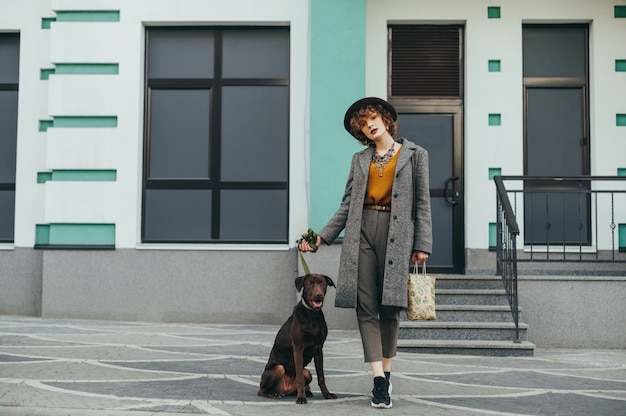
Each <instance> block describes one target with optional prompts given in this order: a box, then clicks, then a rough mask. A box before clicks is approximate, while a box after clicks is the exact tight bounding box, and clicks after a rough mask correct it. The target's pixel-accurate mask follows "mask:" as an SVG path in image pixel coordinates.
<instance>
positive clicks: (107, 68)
mask: <svg viewBox="0 0 626 416" xmlns="http://www.w3.org/2000/svg"><path fill="white" fill-rule="evenodd" d="M54 73H55V74H57V75H117V74H118V73H119V65H118V64H56V69H55V71H54Z"/></svg>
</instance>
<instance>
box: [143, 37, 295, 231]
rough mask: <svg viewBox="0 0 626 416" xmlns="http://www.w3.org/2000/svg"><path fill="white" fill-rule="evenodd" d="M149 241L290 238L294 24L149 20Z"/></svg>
mask: <svg viewBox="0 0 626 416" xmlns="http://www.w3.org/2000/svg"><path fill="white" fill-rule="evenodd" d="M146 42H147V46H146V51H147V59H146V65H147V71H146V74H147V109H146V140H145V162H144V199H143V229H142V241H144V242H164V243H165V242H178V243H185V242H188V243H209V242H219V243H285V242H287V231H288V230H287V224H288V212H289V210H288V173H289V30H288V29H287V28H241V27H220V28H149V29H147V35H146Z"/></svg>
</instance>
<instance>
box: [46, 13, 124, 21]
mask: <svg viewBox="0 0 626 416" xmlns="http://www.w3.org/2000/svg"><path fill="white" fill-rule="evenodd" d="M56 21H57V22H119V21H120V12H119V10H63V11H61V10H59V11H57V18H56Z"/></svg>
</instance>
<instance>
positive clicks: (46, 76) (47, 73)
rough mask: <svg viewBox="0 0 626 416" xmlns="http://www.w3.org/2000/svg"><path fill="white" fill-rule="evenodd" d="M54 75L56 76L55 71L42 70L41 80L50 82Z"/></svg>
mask: <svg viewBox="0 0 626 416" xmlns="http://www.w3.org/2000/svg"><path fill="white" fill-rule="evenodd" d="M52 74H54V69H49V68H43V69H42V70H41V76H40V78H41V79H42V80H44V81H45V80H48V79H49V78H50V75H52Z"/></svg>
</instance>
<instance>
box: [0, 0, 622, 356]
mask: <svg viewBox="0 0 626 416" xmlns="http://www.w3.org/2000/svg"><path fill="white" fill-rule="evenodd" d="M0 11H1V13H0V106H1V107H0V109H1V111H0V112H1V114H0V123H1V124H0V313H2V314H18V315H33V316H44V317H64V318H85V319H120V320H149V321H164V322H213V323H215V322H217V323H255V324H277V323H280V322H282V321H283V320H284V317H285V316H287V315H288V314H289V312H290V310H291V308H292V306H293V304H294V302H295V301H296V299H297V294H296V293H295V290H294V286H293V278H294V277H295V276H297V275H298V273H301V271H299V265H298V255H297V251H296V248H295V247H296V240H297V239H298V238H299V237H300V234H301V233H303V232H304V231H306V230H307V228H308V227H312V228H314V229H319V228H321V227H322V226H323V225H324V224H325V221H326V220H327V219H328V218H329V217H330V216H331V215H332V214H333V213H334V211H335V210H336V208H337V207H338V205H339V202H340V200H341V196H342V195H343V192H344V185H345V179H346V177H347V174H348V168H349V164H350V159H351V157H352V154H353V153H354V152H356V151H358V150H360V148H361V147H360V145H359V144H358V143H357V142H356V141H355V140H353V139H352V138H351V136H349V135H348V134H347V133H346V132H345V130H344V129H343V124H342V118H343V114H344V112H345V109H346V108H347V107H348V106H349V105H350V104H351V103H352V102H353V101H354V100H356V99H358V98H360V97H363V96H380V97H383V98H386V99H388V100H389V101H390V102H392V103H393V104H394V105H395V106H396V107H397V108H398V110H399V113H400V133H401V134H403V135H405V136H407V137H409V138H411V139H414V140H416V141H417V142H418V143H419V144H421V145H423V146H424V147H426V148H427V149H428V150H429V152H430V154H431V182H432V183H431V186H432V188H431V195H433V213H434V225H435V235H436V241H435V249H434V253H433V256H432V259H431V260H432V264H433V269H434V270H440V271H442V272H447V273H475V272H488V273H489V272H491V273H493V271H494V270H495V263H493V253H490V251H489V248H490V247H492V246H493V245H494V244H495V242H494V233H493V227H494V225H495V224H494V223H495V187H494V186H493V180H492V179H493V176H494V175H498V174H502V175H523V174H542V175H544V174H545V175H554V173H553V172H551V171H550V169H548V167H553V166H558V169H559V171H558V172H563V173H559V174H562V175H603V176H624V175H626V47H625V46H624V45H625V43H624V41H623V40H624V39H626V4H625V3H623V2H620V1H616V0H601V1H593V2H591V1H576V2H571V1H568V0H550V1H547V2H546V1H538V0H531V1H525V2H516V1H513V0H503V1H501V2H494V1H491V0H472V1H465V0H446V1H426V0H424V1H422V0H413V1H405V0H388V1H382V0H266V1H257V0H235V1H229V2H222V1H212V0H209V1H207V0H179V1H168V0H159V1H154V0H135V1H132V2H127V1H122V0H94V1H90V2H84V1H79V0H37V1H16V0H0ZM416 45H417V46H416ZM407 80H408V81H407ZM415 80H417V81H416V82H413V81H415ZM542 123H544V124H546V125H548V127H546V128H547V131H549V132H551V133H550V134H551V136H550V137H551V139H550V140H546V139H545V137H544V136H542V134H545V133H542V134H540V133H537V134H535V132H534V130H533V128H534V126H537V125H543V124H542ZM544 131H545V130H544ZM552 137H553V139H552ZM546 143H549V144H546ZM622 206H624V204H622ZM616 230H617V235H616V237H615V238H616V240H617V242H618V244H619V246H620V247H626V213H624V212H622V213H618V214H617V217H616ZM522 238H525V237H524V236H522ZM614 243H615V242H614V241H613V240H611V239H610V238H608V237H606V236H601V237H598V238H597V239H594V240H593V241H591V242H590V246H591V247H592V248H593V249H595V250H602V249H603V248H606V247H608V246H610V245H611V244H614ZM339 250H340V245H338V244H335V245H332V246H331V247H329V248H323V249H322V250H321V251H320V253H318V254H315V255H308V257H307V259H310V260H309V264H310V266H311V269H313V270H316V271H320V272H323V273H326V274H328V275H329V276H332V277H335V275H336V272H337V266H338V257H339ZM625 274H626V273H625ZM622 283H623V280H622ZM622 286H623V284H621V285H620V286H619V287H620V288H621V287H622ZM620 290H622V292H623V289H620ZM606 291H607V292H613V293H616V294H618V293H620V292H615V290H614V289H613V286H610V285H609V287H608V288H607V289H606ZM331 297H332V294H331ZM609 302H612V300H609ZM622 308H623V306H622ZM329 309H330V310H329V311H328V312H327V317H328V318H329V321H330V324H331V325H334V326H336V327H353V326H354V317H353V312H352V311H345V310H335V309H333V308H329ZM617 315H619V313H618V314H617ZM622 316H623V314H622ZM546 330H547V331H549V329H546ZM541 336H542V335H541V334H537V338H539V339H541ZM533 341H534V342H536V343H537V344H538V345H541V342H537V340H533ZM617 342H621V341H619V340H618V341H617Z"/></svg>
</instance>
